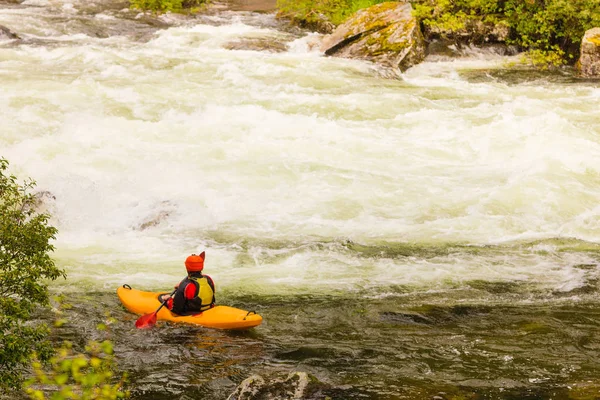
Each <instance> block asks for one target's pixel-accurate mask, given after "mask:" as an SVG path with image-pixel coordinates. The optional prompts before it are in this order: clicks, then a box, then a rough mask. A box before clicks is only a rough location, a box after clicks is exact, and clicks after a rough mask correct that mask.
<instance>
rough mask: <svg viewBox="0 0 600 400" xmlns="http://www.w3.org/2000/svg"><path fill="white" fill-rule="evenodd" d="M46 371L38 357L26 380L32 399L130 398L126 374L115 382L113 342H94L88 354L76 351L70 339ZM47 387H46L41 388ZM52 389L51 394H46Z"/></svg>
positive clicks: (89, 399)
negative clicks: (31, 374) (126, 386)
mask: <svg viewBox="0 0 600 400" xmlns="http://www.w3.org/2000/svg"><path fill="white" fill-rule="evenodd" d="M50 364H51V369H50V371H49V372H46V371H45V370H44V368H43V367H42V364H41V363H40V362H39V361H38V360H36V359H34V362H33V372H34V374H33V377H32V378H31V379H29V380H27V381H26V382H25V392H26V393H27V395H28V396H29V398H30V399H32V400H45V399H51V400H67V399H70V400H91V399H94V400H116V399H124V398H127V397H129V392H127V391H124V390H123V385H124V384H125V379H126V376H125V375H124V376H123V377H121V379H120V381H119V382H117V383H111V381H112V380H113V376H114V367H115V365H114V360H113V346H112V343H111V342H109V341H107V340H105V341H104V342H101V343H99V342H90V343H89V344H88V345H87V346H86V347H85V354H82V353H77V354H75V353H74V352H73V349H72V344H71V343H70V342H65V343H64V344H63V346H62V347H61V348H60V349H59V350H58V352H57V354H56V356H55V357H53V358H52V359H51V360H50ZM41 388H43V390H42V389H41ZM48 392H50V393H51V396H50V397H46V393H48Z"/></svg>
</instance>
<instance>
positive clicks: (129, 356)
mask: <svg viewBox="0 0 600 400" xmlns="http://www.w3.org/2000/svg"><path fill="white" fill-rule="evenodd" d="M401 292H402V290H401V289H399V290H398V293H395V294H390V295H389V296H387V297H383V298H369V297H368V296H365V294H364V293H357V294H355V295H350V294H347V295H346V296H335V297H334V296H332V297H323V296H321V297H311V296H304V297H298V296H291V297H261V298H248V297H236V296H235V295H234V294H231V293H230V294H224V295H222V296H221V299H220V300H221V302H222V303H223V304H229V305H233V306H237V307H240V308H244V309H251V310H256V311H257V312H259V313H260V314H261V315H263V317H264V323H263V324H262V325H261V326H259V327H257V328H255V329H253V330H250V331H245V332H227V331H218V330H211V329H204V328H201V327H195V326H184V325H175V324H162V323H160V324H159V325H157V326H156V327H155V328H153V329H151V330H137V329H136V328H135V327H134V322H135V320H136V319H137V316H135V315H132V314H130V313H128V312H127V311H126V310H124V309H123V308H122V307H121V306H120V304H119V302H118V299H117V297H116V295H115V294H113V293H91V294H88V295H87V296H85V297H84V296H82V295H74V296H71V299H70V300H71V301H72V304H73V306H74V307H73V308H72V309H70V310H68V311H67V315H68V318H69V319H70V320H71V322H70V323H69V324H67V325H65V326H63V327H61V328H59V329H58V331H57V336H56V338H55V339H57V340H60V339H68V340H73V341H74V342H75V343H76V344H79V345H83V343H84V342H85V341H86V340H89V339H104V338H109V339H111V340H112V341H113V342H114V343H115V348H116V355H117V360H118V365H119V368H120V369H121V370H123V371H127V372H128V373H129V374H130V389H131V391H132V398H134V399H152V400H159V399H215V400H216V399H227V397H228V396H229V395H230V394H231V393H232V392H233V391H234V390H235V388H236V386H237V385H238V384H239V383H240V382H241V381H243V380H244V379H246V378H248V377H249V376H251V375H255V374H258V375H262V376H273V375H276V374H280V375H281V374H287V373H290V372H293V371H304V372H308V373H310V374H312V375H314V376H315V377H316V378H317V379H318V380H319V381H321V382H322V383H323V388H324V389H323V390H322V391H320V392H319V394H318V395H317V396H316V397H311V398H326V397H327V396H329V397H330V398H333V399H420V398H424V399H425V398H435V396H438V398H447V399H595V398H599V397H598V396H600V378H599V377H600V363H599V362H598V357H599V355H600V344H599V343H600V323H599V320H600V307H599V306H598V303H597V302H595V301H593V300H592V299H591V298H588V299H587V300H586V296H585V295H584V296H583V297H570V298H559V297H554V298H552V297H548V298H547V299H546V300H545V301H544V300H541V299H539V298H538V299H535V301H531V304H528V302H529V301H528V299H527V298H524V297H523V296H522V294H518V295H515V296H517V297H518V298H519V299H518V300H517V301H516V302H515V298H514V297H511V296H513V295H511V294H510V292H511V288H510V287H509V286H502V285H500V286H498V285H485V284H484V283H481V286H480V289H477V290H475V289H471V290H469V291H466V290H457V291H455V292H448V291H446V292H439V293H434V292H429V293H420V294H418V293H401ZM513 293H514V291H513ZM460 298H463V299H470V300H468V301H462V302H461V301H456V299H460ZM107 321H109V322H110V323H109V324H108V330H106V331H98V330H96V325H97V324H99V323H106V322H107ZM290 398H291V397H290Z"/></svg>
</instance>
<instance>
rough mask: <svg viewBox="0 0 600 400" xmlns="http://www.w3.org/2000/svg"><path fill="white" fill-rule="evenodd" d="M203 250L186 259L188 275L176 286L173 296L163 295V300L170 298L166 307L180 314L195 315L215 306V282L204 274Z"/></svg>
mask: <svg viewBox="0 0 600 400" xmlns="http://www.w3.org/2000/svg"><path fill="white" fill-rule="evenodd" d="M205 257H206V255H205V252H204V251H203V252H202V253H200V255H196V254H192V255H191V256H189V257H188V258H186V260H185V269H186V270H187V273H188V276H187V277H186V278H185V279H184V280H182V281H181V282H179V284H178V285H177V286H175V289H176V291H175V294H174V295H173V296H172V297H170V298H169V297H168V296H169V295H163V296H162V298H161V301H164V300H165V298H168V300H167V303H166V304H165V305H166V307H167V308H168V309H169V310H171V311H173V312H174V313H175V314H179V315H193V314H198V313H201V312H202V311H206V310H208V309H209V308H213V307H214V306H215V284H214V282H213V280H212V278H211V277H210V276H208V275H202V270H203V269H204V258H205Z"/></svg>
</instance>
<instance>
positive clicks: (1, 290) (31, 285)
mask: <svg viewBox="0 0 600 400" xmlns="http://www.w3.org/2000/svg"><path fill="white" fill-rule="evenodd" d="M7 170H8V161H6V160H5V159H3V158H0V389H1V390H8V389H16V388H18V387H20V384H21V382H22V380H23V373H24V372H25V371H26V369H27V367H28V366H29V364H30V358H31V356H32V354H34V353H36V354H37V355H38V357H39V359H40V360H42V361H45V360H48V359H49V358H50V356H51V355H52V346H51V344H50V343H49V342H48V341H47V340H46V336H47V334H48V328H47V327H46V326H45V325H44V324H34V323H31V322H30V321H29V319H30V317H31V314H32V313H33V311H34V310H35V309H36V308H37V307H39V306H45V305H47V304H48V289H47V286H46V284H45V283H44V282H45V281H46V280H55V279H57V278H59V277H61V276H62V277H64V276H65V274H64V272H63V271H62V270H61V269H59V268H57V267H56V266H55V265H54V261H53V260H52V259H51V258H50V256H49V253H50V252H51V251H53V250H54V247H53V246H52V244H50V241H51V240H53V239H54V238H55V234H56V232H57V231H56V229H55V228H54V227H52V226H50V225H49V224H48V220H49V218H50V216H49V215H47V214H39V213H37V212H36V210H35V206H36V203H37V199H36V197H35V196H34V195H33V194H32V193H30V191H31V189H32V188H33V187H34V186H35V182H33V181H31V180H29V181H26V182H24V183H23V184H19V183H18V182H17V179H16V177H15V176H13V175H7Z"/></svg>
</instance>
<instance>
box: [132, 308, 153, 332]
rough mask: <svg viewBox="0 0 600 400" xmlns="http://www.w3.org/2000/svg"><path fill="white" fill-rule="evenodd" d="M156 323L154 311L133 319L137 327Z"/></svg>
mask: <svg viewBox="0 0 600 400" xmlns="http://www.w3.org/2000/svg"><path fill="white" fill-rule="evenodd" d="M155 324H156V313H155V312H153V313H152V314H146V315H142V316H141V317H140V318H138V320H137V321H135V327H136V328H138V329H148V328H152V327H153V326H154V325H155Z"/></svg>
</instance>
